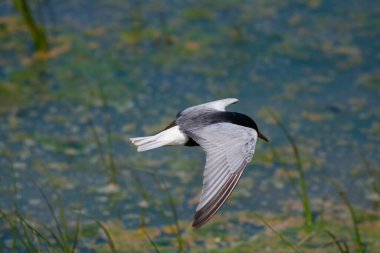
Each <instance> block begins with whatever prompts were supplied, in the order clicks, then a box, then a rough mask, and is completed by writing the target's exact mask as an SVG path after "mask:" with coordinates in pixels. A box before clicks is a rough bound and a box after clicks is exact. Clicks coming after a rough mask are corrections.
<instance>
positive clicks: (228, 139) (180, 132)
mask: <svg viewBox="0 0 380 253" xmlns="http://www.w3.org/2000/svg"><path fill="white" fill-rule="evenodd" d="M237 101H238V99H236V98H226V99H222V100H217V101H213V102H209V103H205V104H200V105H196V106H193V107H190V108H187V109H185V110H183V111H180V112H179V113H178V114H177V116H176V119H175V120H174V121H173V122H172V123H171V124H170V125H169V126H167V127H166V128H165V129H164V130H162V131H161V132H159V133H158V134H156V135H153V136H146V137H136V138H131V139H130V140H131V142H132V143H133V144H135V145H136V146H137V151H139V152H141V151H147V150H151V149H154V148H158V147H162V146H174V145H183V146H201V147H202V148H203V149H204V151H205V152H206V165H205V169H204V174H203V188H202V193H201V196H200V200H199V204H198V206H197V208H196V213H195V215H194V219H193V224H192V227H193V228H194V229H197V228H199V227H201V226H203V225H204V224H206V223H207V222H208V221H209V220H210V219H211V218H212V217H213V216H214V214H215V213H216V212H217V211H218V210H219V209H220V208H221V207H222V205H223V204H224V202H225V201H226V200H227V198H228V197H229V195H230V194H231V192H232V191H233V189H234V188H235V186H236V184H237V182H238V181H239V179H240V177H241V175H242V174H243V171H244V169H245V167H246V166H247V164H248V163H249V162H250V161H251V159H252V156H253V154H254V152H255V145H256V141H257V138H261V139H263V140H265V141H267V142H268V141H269V140H268V138H267V137H265V135H263V134H262V133H261V132H260V131H259V129H258V127H257V125H256V123H255V121H254V120H253V119H251V118H250V117H248V116H247V115H244V114H241V113H238V112H226V111H225V108H226V107H227V106H228V105H230V104H234V103H236V102H237Z"/></svg>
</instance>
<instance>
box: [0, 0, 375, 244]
mask: <svg viewBox="0 0 380 253" xmlns="http://www.w3.org/2000/svg"><path fill="white" fill-rule="evenodd" d="M33 13H34V15H35V17H36V20H37V21H38V22H39V23H40V24H43V26H44V27H45V29H46V33H47V36H48V38H49V47H50V50H49V53H43V54H41V53H39V54H38V53H37V54H36V53H35V50H34V46H33V42H32V40H31V38H30V35H29V33H28V30H27V28H26V27H25V25H24V24H23V21H22V19H21V18H20V16H19V14H18V13H17V12H16V10H15V9H14V6H13V5H12V3H11V1H5V2H2V3H1V4H0V52H1V56H0V150H1V151H2V156H1V157H0V167H1V173H0V189H1V195H0V208H1V209H2V210H7V211H9V210H12V208H13V204H12V203H13V200H14V199H15V198H16V199H17V205H18V207H19V208H20V210H21V212H23V213H25V214H26V215H28V216H29V217H33V218H34V219H36V220H39V221H42V222H44V221H46V220H48V221H49V220H50V218H48V217H49V211H48V209H47V208H46V205H45V203H44V201H43V199H42V198H41V194H40V193H39V191H38V189H37V187H36V185H38V186H39V187H41V188H42V189H43V190H44V191H45V192H46V193H47V195H48V196H50V197H51V199H52V201H53V202H54V201H57V202H60V203H61V205H62V206H64V207H65V208H67V209H68V210H71V209H76V208H79V207H81V208H82V210H84V211H86V212H88V213H90V214H92V215H94V216H96V217H97V218H98V219H100V220H101V221H104V222H107V221H110V220H115V219H117V220H120V221H121V222H122V223H123V224H124V226H126V227H127V228H131V229H132V228H137V227H138V226H139V224H140V222H141V221H140V218H139V217H140V216H141V212H142V210H144V212H145V217H146V219H147V225H149V226H163V225H165V224H166V221H165V220H163V219H162V214H161V213H160V212H159V210H158V209H157V208H156V207H155V206H153V205H152V203H150V202H149V201H146V200H144V197H143V193H142V190H141V188H139V187H141V186H143V187H144V188H145V190H146V191H147V193H148V194H150V195H151V196H152V197H153V198H154V199H155V200H156V201H158V202H159V203H161V204H162V205H163V207H164V208H166V209H167V210H168V212H170V211H169V208H168V204H167V193H165V189H163V188H167V189H168V191H169V192H170V193H171V195H172V196H173V197H174V199H175V205H176V208H177V211H178V214H179V218H180V220H182V221H185V222H188V223H189V224H190V221H191V217H192V214H193V212H194V209H195V206H196V203H197V202H196V200H197V196H198V194H199V192H200V190H201V185H202V173H203V164H204V154H203V151H202V150H201V149H200V148H186V147H183V148H181V147H170V148H162V149H159V150H154V151H149V152H144V153H137V152H136V151H135V148H134V147H133V146H132V145H131V144H130V143H129V141H128V139H129V138H130V137H134V136H140V135H141V136H142V135H150V134H154V133H156V132H157V131H159V130H160V129H162V128H164V127H166V125H167V124H169V123H170V122H171V120H172V119H173V118H174V117H175V115H176V113H177V112H178V111H179V110H181V109H183V108H186V107H188V106H192V105H194V104H198V103H203V102H208V101H212V100H217V99H221V98H225V97H236V98H239V100H240V102H239V103H238V104H236V105H233V106H231V107H230V108H229V110H233V111H239V112H242V113H245V114H247V115H250V116H251V117H253V118H254V119H255V120H256V122H257V124H258V125H259V127H260V129H261V131H262V132H263V133H265V135H267V136H268V137H269V138H270V140H271V142H270V144H266V143H262V142H260V141H259V143H258V145H257V149H256V155H255V157H254V159H253V162H252V163H251V165H250V166H249V167H248V168H247V171H246V173H245V174H244V176H243V178H242V180H241V182H240V183H239V185H238V187H237V189H236V190H235V192H234V194H233V195H232V198H230V200H229V201H228V202H227V204H226V206H225V207H224V208H223V209H222V212H224V213H229V212H232V213H235V212H244V211H259V212H274V213H282V214H284V213H286V212H288V211H289V208H290V210H293V209H292V207H289V205H288V204H286V203H293V202H292V201H294V202H295V201H297V198H296V195H295V193H294V191H293V189H292V187H291V184H290V183H289V181H288V180H287V177H286V176H285V174H284V168H287V169H290V170H293V169H294V159H293V155H292V152H291V148H290V145H289V143H288V142H287V140H286V138H285V136H284V134H283V133H282V132H281V130H280V128H279V127H278V126H276V124H274V122H273V120H272V118H271V117H270V116H269V114H268V112H267V110H266V109H271V110H273V111H274V112H275V113H276V114H278V115H279V117H280V118H281V120H282V121H283V122H284V124H285V125H286V126H287V127H288V129H289V131H290V132H291V133H292V135H293V136H294V138H295V140H296V142H297V144H298V145H299V148H300V150H301V154H302V159H303V163H304V165H305V168H306V177H307V180H308V183H309V190H310V195H311V198H312V199H314V200H318V199H323V198H327V199H332V200H334V199H335V200H336V199H337V195H336V193H335V191H334V189H333V187H332V186H331V183H329V181H328V179H327V178H333V179H336V180H338V181H339V182H341V183H342V185H343V186H344V187H345V188H347V190H348V193H349V196H350V198H351V200H352V201H353V202H354V203H355V205H358V206H360V207H363V208H370V207H371V205H372V203H373V199H374V198H376V196H375V197H374V195H373V192H372V191H371V182H373V180H375V181H376V177H379V170H378V167H379V160H380V157H379V155H378V154H379V152H380V150H379V140H380V123H379V118H380V99H379V91H380V85H379V81H380V68H379V67H380V66H379V60H380V54H379V52H380V50H379V49H380V28H379V23H380V3H379V1H369V0H364V1H357V0H353V1H318V0H317V1H314V0H309V1H300V0H285V1H280V2H279V1H235V2H233V3H230V2H228V1H206V0H205V1H119V0H110V1H98V0H95V1H86V0H84V1H79V2H78V1H55V0H49V1H42V4H40V5H35V4H34V5H33ZM41 58H42V59H43V60H41ZM273 149H274V150H275V152H276V153H277V154H278V155H279V156H280V157H281V160H282V162H279V161H278V160H276V159H274V156H273ZM366 164H367V165H366ZM112 168H113V169H114V170H115V171H116V178H117V185H115V184H112V183H110V180H111V179H112ZM152 174H154V175H155V176H152ZM155 178H156V179H155ZM32 179H33V180H32ZM155 180H158V181H160V182H162V185H161V186H160V185H159V184H157V181H155ZM14 182H16V189H17V192H14V187H13V183H14ZM314 209H319V207H318V206H317V207H315V208H314ZM248 230H249V231H250V232H247V233H251V234H253V233H254V232H255V231H256V230H257V228H248ZM7 236H10V235H6V234H3V237H7Z"/></svg>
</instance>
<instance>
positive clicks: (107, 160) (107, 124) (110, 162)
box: [88, 85, 117, 184]
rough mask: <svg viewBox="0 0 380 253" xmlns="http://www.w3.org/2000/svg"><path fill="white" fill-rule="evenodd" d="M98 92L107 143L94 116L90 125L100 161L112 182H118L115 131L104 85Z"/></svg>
mask: <svg viewBox="0 0 380 253" xmlns="http://www.w3.org/2000/svg"><path fill="white" fill-rule="evenodd" d="M88 91H89V93H93V91H92V90H90V89H89V90H88ZM97 92H98V93H99V96H100V99H101V107H102V111H103V112H104V114H103V121H104V129H105V138H106V141H105V142H106V143H104V142H103V141H102V138H101V136H100V134H99V133H98V131H97V129H96V126H95V123H94V121H93V119H92V118H89V119H88V123H89V127H90V130H91V132H92V135H93V137H94V140H95V144H96V147H97V149H98V151H99V156H100V161H101V163H102V165H103V167H104V168H106V170H107V171H108V173H109V176H110V178H109V181H110V183H115V184H116V183H117V167H116V162H115V158H114V151H113V132H112V127H111V116H110V115H109V114H108V113H107V112H106V110H107V108H108V98H107V96H106V94H105V92H104V90H103V87H102V86H100V85H99V86H98V88H97Z"/></svg>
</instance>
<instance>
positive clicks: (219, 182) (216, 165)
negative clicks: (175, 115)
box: [182, 123, 257, 228]
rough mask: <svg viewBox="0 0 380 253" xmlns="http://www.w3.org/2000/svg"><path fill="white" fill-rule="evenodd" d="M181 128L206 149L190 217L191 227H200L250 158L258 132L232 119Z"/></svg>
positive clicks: (225, 197) (234, 182)
mask: <svg viewBox="0 0 380 253" xmlns="http://www.w3.org/2000/svg"><path fill="white" fill-rule="evenodd" d="M182 130H183V131H184V132H185V133H186V134H187V135H189V136H190V137H191V138H192V139H194V140H195V141H196V142H197V143H198V144H199V145H200V146H201V147H202V148H203V149H204V150H205V151H206V167H205V170H204V175H203V189H202V194H201V197H200V201H199V204H198V207H197V209H196V213H195V216H194V220H193V228H199V227H201V226H202V225H204V224H205V223H206V222H207V221H209V220H210V219H211V218H212V216H213V215H214V214H215V213H216V212H217V211H218V210H219V209H220V207H221V206H222V205H223V204H224V202H225V201H226V200H227V198H228V196H229V195H230V194H231V192H232V191H233V189H234V188H235V186H236V184H237V182H238V181H239V179H240V177H241V175H242V173H243V171H244V169H245V167H246V165H247V164H248V163H249V162H250V161H251V159H252V156H253V153H254V150H255V145H256V140H257V132H256V131H255V130H254V129H251V128H247V127H243V126H239V125H235V124H231V123H217V124H213V125H209V126H206V127H201V128H195V129H182Z"/></svg>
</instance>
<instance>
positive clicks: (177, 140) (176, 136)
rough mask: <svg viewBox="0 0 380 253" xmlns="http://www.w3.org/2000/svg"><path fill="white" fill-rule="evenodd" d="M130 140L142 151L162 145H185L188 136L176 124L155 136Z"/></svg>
mask: <svg viewBox="0 0 380 253" xmlns="http://www.w3.org/2000/svg"><path fill="white" fill-rule="evenodd" d="M130 140H131V142H132V143H133V144H135V145H136V146H137V151H138V152H142V151H147V150H150V149H154V148H159V147H162V146H169V145H183V144H185V143H186V142H187V140H188V137H187V136H186V135H185V134H184V133H182V132H181V131H180V130H179V127H178V126H174V127H171V128H169V129H165V130H164V131H162V132H160V133H158V134H156V135H153V136H146V137H136V138H131V139H130Z"/></svg>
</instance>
